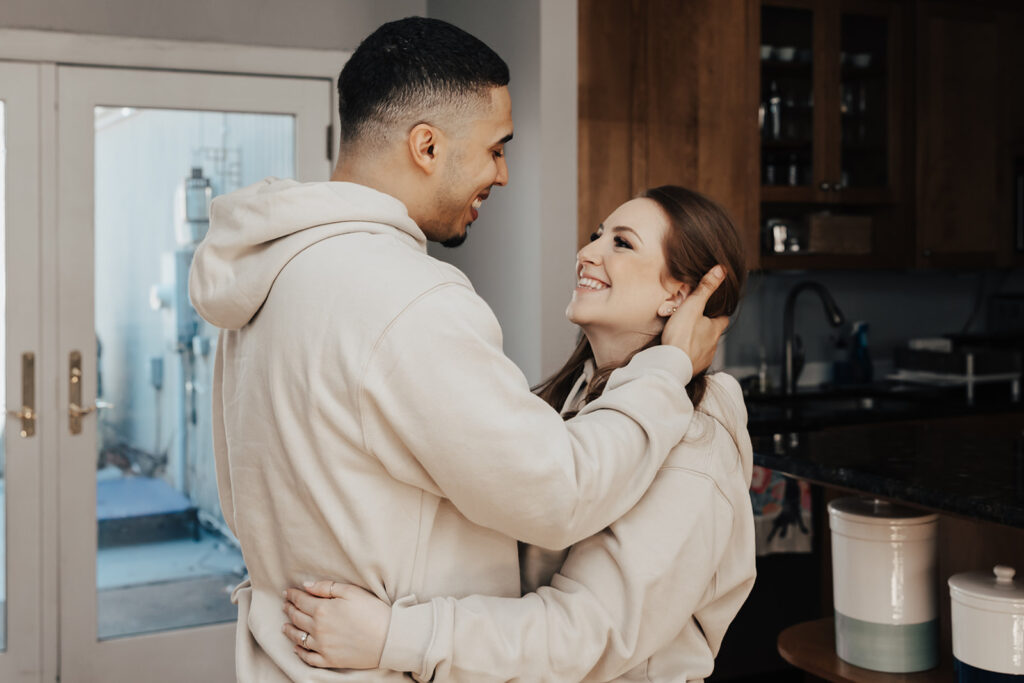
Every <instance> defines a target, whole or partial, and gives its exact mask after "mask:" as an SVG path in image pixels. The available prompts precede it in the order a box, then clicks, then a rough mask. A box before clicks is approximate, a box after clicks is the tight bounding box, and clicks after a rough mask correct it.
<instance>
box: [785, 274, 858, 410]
mask: <svg viewBox="0 0 1024 683" xmlns="http://www.w3.org/2000/svg"><path fill="white" fill-rule="evenodd" d="M807 289H810V290H812V291H814V292H816V293H817V294H818V296H819V297H821V303H822V304H824V305H825V316H826V317H827V318H828V321H829V324H831V325H832V327H839V326H840V325H842V324H843V320H844V318H843V312H842V311H840V310H839V306H837V305H836V302H835V299H833V298H832V295H831V294H829V293H828V290H827V289H825V285H823V284H821V283H820V282H815V281H813V280H805V281H803V282H799V283H797V284H796V285H794V286H793V289H791V290H789V295H788V296H787V297H786V307H785V308H784V309H783V312H782V354H783V355H782V387H783V391H784V392H785V393H786V394H795V393H796V378H797V375H799V374H800V370H801V369H802V368H803V349H802V348H801V350H800V351H799V354H800V367H799V368H796V367H795V358H794V356H795V355H796V353H795V349H794V346H795V343H794V342H796V341H798V340H799V337H797V336H796V335H794V334H793V323H794V321H793V313H794V311H793V309H794V304H795V303H796V298H797V296H799V295H800V292H803V291H804V290H807Z"/></svg>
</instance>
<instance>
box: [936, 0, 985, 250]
mask: <svg viewBox="0 0 1024 683" xmlns="http://www.w3.org/2000/svg"><path fill="white" fill-rule="evenodd" d="M998 39H999V29H998V25H997V23H996V19H995V15H994V14H992V13H990V12H986V11H983V10H977V11H974V10H971V9H969V8H964V7H961V6H957V5H952V4H948V3H939V2H934V3H931V2H930V3H923V4H922V5H921V12H920V15H919V17H918V44H919V46H920V50H921V53H920V57H919V60H918V111H917V116H918V155H917V160H918V161H917V183H918V191H917V199H918V201H917V243H918V249H919V254H918V257H919V263H920V264H921V265H924V266H934V265H938V264H939V262H940V261H947V259H945V258H943V256H944V255H949V254H953V255H965V257H966V258H967V260H969V261H971V263H970V265H994V263H995V256H996V252H997V250H998V244H997V243H998V238H997V230H996V226H997V221H998V215H999V213H1000V212H999V211H998V208H997V203H996V186H997V176H998V168H999V158H998V157H999V154H998V124H999V119H1000V116H999V114H998V101H999V93H998V78H997V74H998V71H999V51H998V45H999V41H998ZM979 257H980V261H981V263H977V262H978V260H979ZM947 262H948V261H947ZM954 263H955V259H954ZM965 263H966V262H965Z"/></svg>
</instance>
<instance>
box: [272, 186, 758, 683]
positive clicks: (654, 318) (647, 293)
mask: <svg viewBox="0 0 1024 683" xmlns="http://www.w3.org/2000/svg"><path fill="white" fill-rule="evenodd" d="M715 264H721V265H723V266H724V267H725V269H726V271H727V275H726V279H725V281H724V282H723V283H722V285H721V286H720V287H719V288H718V290H717V291H716V292H715V293H714V294H713V295H712V296H711V298H710V300H709V301H708V304H707V308H706V310H705V315H707V316H709V317H717V316H721V315H731V314H732V313H733V312H734V311H735V310H736V307H737V305H738V303H739V299H740V294H741V291H742V287H743V283H744V279H745V268H744V261H743V252H742V248H741V246H740V241H739V238H738V236H737V234H736V230H735V228H734V227H733V226H732V224H731V222H730V221H729V219H728V217H727V216H726V215H725V213H724V212H723V211H722V210H721V208H720V207H718V206H717V205H716V204H714V203H713V202H711V201H710V200H708V199H706V198H704V197H702V196H701V195H699V194H697V193H695V192H691V191H689V190H686V189H683V188H680V187H674V186H665V187H659V188H654V189H650V190H647V191H646V192H644V193H643V195H642V196H641V197H639V198H637V199H633V200H631V201H628V202H626V203H625V204H623V205H622V206H620V207H619V208H618V209H616V210H615V211H614V212H613V213H612V214H611V215H610V216H609V217H608V218H607V220H606V221H605V222H604V224H602V225H601V226H600V228H599V229H598V231H597V232H596V233H594V234H593V235H592V236H591V242H590V244H588V245H586V246H584V247H583V248H582V249H581V250H580V251H579V254H578V256H577V266H576V269H577V286H576V289H575V291H574V292H573V295H572V300H571V301H570V303H569V307H568V310H567V315H568V317H569V319H570V320H571V321H572V322H574V323H576V324H577V325H579V326H580V328H581V330H582V331H583V338H582V339H581V341H580V343H579V345H578V346H577V348H576V350H575V351H574V352H573V354H572V356H571V357H570V358H569V360H568V362H567V363H566V364H565V366H564V367H563V368H562V369H561V370H560V371H559V372H557V373H556V374H555V375H554V376H553V377H552V378H551V379H549V380H547V381H546V382H545V383H544V384H542V385H541V386H540V387H539V389H538V394H539V395H540V396H541V397H542V398H544V399H545V400H547V401H548V402H549V403H550V404H551V405H553V406H556V407H559V408H561V411H562V414H563V416H564V417H565V418H566V419H579V420H583V419H587V414H586V405H587V404H588V403H589V402H590V401H592V400H593V399H594V398H596V397H597V396H599V395H600V394H601V392H602V390H603V388H604V385H605V383H606V382H607V380H608V377H609V375H610V374H611V372H612V370H614V369H615V368H618V367H620V366H622V365H624V364H625V363H627V362H628V361H629V359H630V358H631V357H632V355H633V354H635V353H637V352H638V351H639V350H641V349H643V348H646V347H648V346H651V345H654V344H657V343H659V340H660V333H661V329H662V327H663V326H664V323H665V320H666V319H667V317H668V316H670V315H671V314H672V312H673V311H674V310H675V308H676V307H677V306H678V305H679V304H680V302H681V301H682V300H683V299H684V298H685V297H686V296H687V294H688V293H689V292H690V291H692V289H693V288H694V287H695V286H696V285H697V283H698V282H699V281H700V278H701V276H702V275H703V273H705V272H707V271H708V270H710V269H711V268H712V267H713V266H714V265H715ZM687 392H688V393H689V394H690V397H691V400H692V402H693V405H694V407H695V409H696V414H695V416H694V419H693V423H692V426H691V428H690V431H689V432H687V435H686V437H685V438H684V440H683V441H682V442H681V443H680V444H679V445H678V446H677V447H676V448H675V449H674V450H673V451H672V453H671V454H670V455H669V457H668V459H667V460H666V462H665V464H664V466H663V467H662V469H661V470H660V471H659V473H658V475H657V477H656V478H655V480H654V483H653V484H652V485H651V487H650V489H648V491H647V493H646V494H644V497H643V498H642V499H641V500H640V502H639V503H637V505H636V506H635V507H634V508H633V509H632V510H630V511H629V512H628V513H626V514H625V515H624V516H623V517H622V518H621V519H619V520H618V521H616V522H615V523H613V524H612V525H611V526H610V527H608V528H607V529H605V530H604V531H602V532H600V533H598V534H595V535H594V536H592V537H590V538H588V539H586V540H584V541H582V542H580V543H578V544H576V545H575V546H573V547H572V548H570V549H569V550H567V551H561V552H556V551H547V550H542V549H539V548H533V547H526V546H524V547H523V550H524V552H522V553H521V557H522V574H523V590H524V593H525V594H524V596H523V597H521V598H500V597H493V596H480V595H473V596H469V597H463V598H453V597H434V598H433V599H431V600H429V601H425V602H422V603H419V601H418V600H417V598H416V596H408V597H406V598H403V599H401V600H399V601H397V602H396V603H395V604H394V605H392V606H388V605H387V604H385V603H384V602H382V601H380V600H378V599H377V598H376V597H375V596H373V595H371V594H370V593H367V592H365V591H363V590H362V589H360V588H357V587H355V586H347V585H343V584H338V583H334V582H331V581H322V582H318V583H315V584H308V585H307V586H306V589H307V591H308V592H305V591H301V590H295V589H293V590H289V591H287V592H286V593H285V597H286V603H285V612H286V614H287V615H288V617H289V619H290V620H291V623H289V624H285V626H284V632H285V635H286V636H287V637H288V638H289V639H291V640H292V641H293V642H294V643H295V644H296V653H297V654H298V655H299V656H300V657H302V659H303V660H304V661H306V663H307V664H310V665H312V666H317V667H332V668H375V667H378V666H380V667H383V668H388V669H393V670H396V671H408V672H411V673H413V674H414V675H415V677H417V678H420V679H437V680H445V679H449V678H451V679H456V680H461V679H471V680H510V679H524V680H566V681H569V680H574V681H576V680H583V679H586V680H612V679H623V680H630V679H641V680H649V681H682V680H688V681H692V680H702V679H704V678H705V677H707V676H708V675H710V673H711V671H712V669H713V666H714V657H715V655H716V654H717V652H718V648H719V646H720V644H721V641H722V637H723V636H724V634H725V630H726V628H727V627H728V625H729V623H730V622H731V621H732V619H733V617H734V616H735V615H736V612H737V611H738V610H739V608H740V606H741V605H742V604H743V601H744V600H745V599H746V597H747V595H748V594H749V592H750V589H751V587H752V586H753V581H754V535H753V534H754V532H753V517H752V513H751V510H750V498H749V494H748V489H749V485H750V473H751V467H752V462H751V455H752V454H751V447H750V438H749V436H748V434H747V431H746V410H745V408H744V405H743V399H742V395H741V393H740V390H739V386H738V384H737V383H736V381H735V380H734V379H733V378H731V377H729V376H728V375H723V374H716V375H707V374H705V373H702V374H700V375H698V376H697V377H695V378H694V379H693V381H692V382H691V383H690V384H689V386H687ZM556 571H557V573H556Z"/></svg>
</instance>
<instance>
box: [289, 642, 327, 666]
mask: <svg viewBox="0 0 1024 683" xmlns="http://www.w3.org/2000/svg"><path fill="white" fill-rule="evenodd" d="M293 649H294V651H295V654H297V655H298V656H299V659H301V660H302V661H304V662H305V663H306V664H309V665H310V666H315V667H318V668H321V669H329V668H331V664H330V662H328V661H327V660H326V659H324V656H323V655H321V654H320V653H319V652H313V651H312V650H305V649H303V648H301V647H295V648H293Z"/></svg>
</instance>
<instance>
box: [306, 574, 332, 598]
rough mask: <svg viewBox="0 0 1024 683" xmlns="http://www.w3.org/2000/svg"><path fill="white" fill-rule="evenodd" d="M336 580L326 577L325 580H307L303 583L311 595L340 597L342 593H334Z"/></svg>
mask: <svg viewBox="0 0 1024 683" xmlns="http://www.w3.org/2000/svg"><path fill="white" fill-rule="evenodd" d="M335 583H336V582H335V581H330V580H328V579H324V580H323V581H307V582H305V583H304V584H302V587H303V588H304V589H305V590H306V592H307V593H309V594H310V595H315V596H316V597H318V598H340V597H341V596H340V595H335V594H334V593H333V588H334V585H335Z"/></svg>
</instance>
